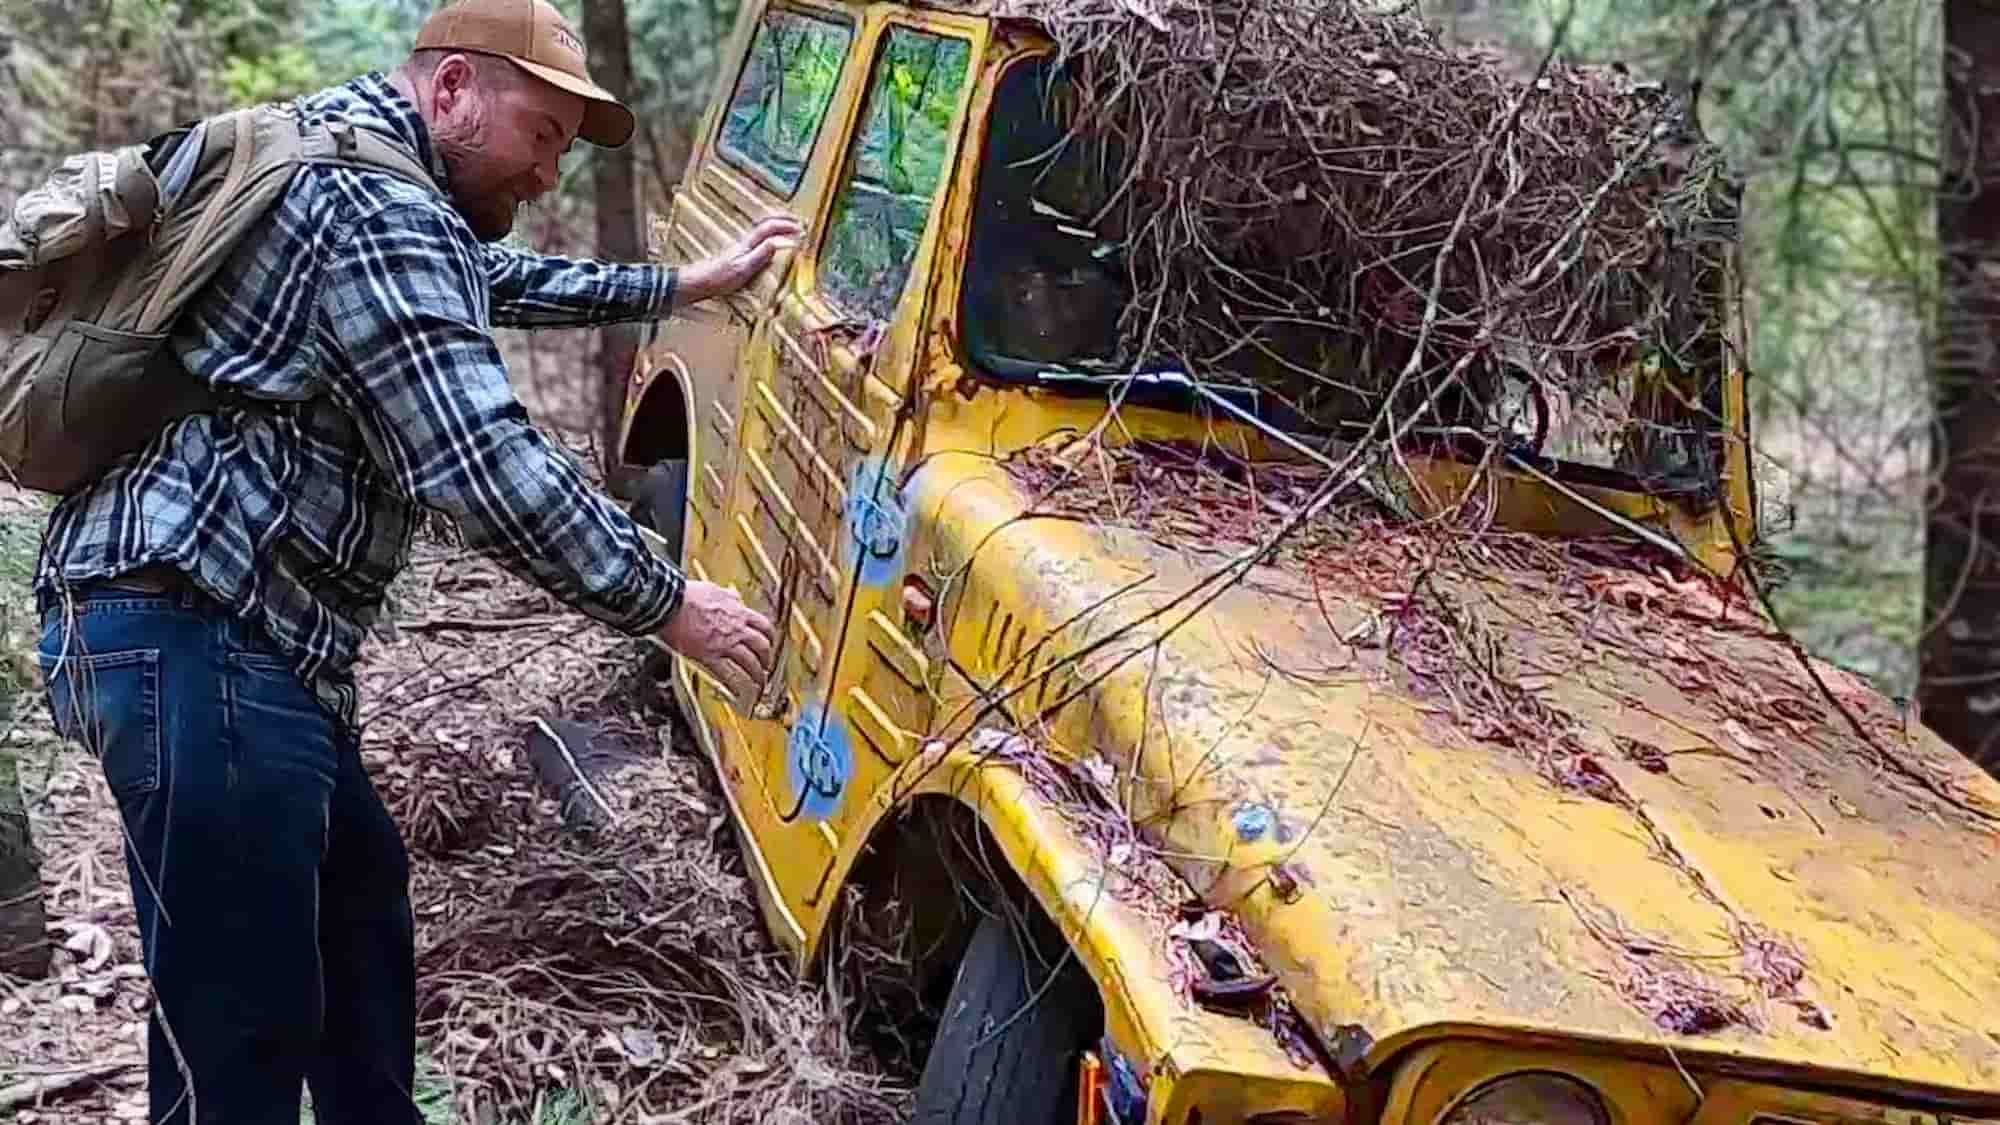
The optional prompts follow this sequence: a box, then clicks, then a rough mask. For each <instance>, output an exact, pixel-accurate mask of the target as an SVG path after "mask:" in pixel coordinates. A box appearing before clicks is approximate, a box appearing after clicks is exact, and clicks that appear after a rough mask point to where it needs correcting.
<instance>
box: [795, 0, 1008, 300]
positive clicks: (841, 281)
mask: <svg viewBox="0 0 2000 1125" xmlns="http://www.w3.org/2000/svg"><path fill="white" fill-rule="evenodd" d="M971 55H972V45H971V44H970V43H969V42H967V41H966V40H964V39H958V38H955V37H952V36H949V35H939V34H935V33H932V32H927V31H919V30H917V29H915V28H907V27H894V28H891V29H890V30H889V33H888V35H887V36H886V37H885V38H884V39H883V42H882V48H881V51H880V53H879V54H878V55H877V57H876V61H875V71H874V75H873V77H872V79H871V81H870V83H869V90H868V102H867V104H866V106H865V107H864V108H863V110H862V119H861V120H862V125H861V130H860V132H859V133H857V134H856V135H855V137H854V141H853V144H852V147H851V148H850V150H849V152H848V159H847V181H846V183H844V184H843V185H842V186H841V189H840V194H839V196H838V197H836V198H835V200H834V203H833V215H832V219H831V221H830V222H829V224H828V229H827V239H826V248H825V250H824V251H823V252H822V254H821V256H820V262H819V283H820V288H821V290H822V291H823V292H824V293H825V295H826V296H827V298H828V299H829V300H831V301H833V303H834V304H835V305H837V306H839V307H840V309H841V310H842V311H843V312H847V313H851V314H854V315H856V316H861V317H864V318H866V319H868V320H871V321H886V320H888V319H889V318H890V317H891V315H892V314H893V313H894V312H895V308H896V302H897V300H899V299H900V298H901V297H902V294H903V287H904V285H905V284H906V283H907V282H908V281H909V276H910V263H911V262H912V261H913V260H915V258H916V256H917V244H918V243H919V242H921V241H922V239H923V234H924V224H925V222H926V221H927V220H928V219H929V217H930V213H931V203H932V201H933V200H934V199H935V198H936V197H937V192H938V188H939V186H940V185H941V184H942V183H943V181H944V174H945V154H946V153H947V152H949V151H950V149H951V136H952V128H953V125H954V123H955V118H956V115H957V111H958V99H959V93H960V92H961V91H962V90H963V89H964V87H965V82H966V64H967V63H968V61H969V60H970V58H971Z"/></svg>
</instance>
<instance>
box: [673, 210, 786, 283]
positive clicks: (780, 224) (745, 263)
mask: <svg viewBox="0 0 2000 1125" xmlns="http://www.w3.org/2000/svg"><path fill="white" fill-rule="evenodd" d="M804 232H805V228H804V227H802V226H800V225H799V221H798V220H797V219H794V218H792V217H791V216H790V215H767V216H765V217H764V218H762V219H759V220H757V225H756V226H753V227H751V228H750V232H749V233H748V234H745V235H744V236H743V238H742V239H741V240H740V241H738V242H737V243H736V245H734V246H732V247H730V248H729V249H727V250H725V251H723V252H722V253H720V254H717V255H716V256H715V257H713V258H710V259H708V260H707V261H705V262H696V263H695V264H694V265H691V266H686V267H683V268H682V269H681V273H680V282H679V286H678V293H677V295H676V297H675V299H674V303H675V304H677V305H691V304H694V303H695V302H696V301H706V300H708V299H709V298H710V297H726V296H728V295H729V294H731V293H734V292H736V291H737V290H739V289H741V288H743V287H744V286H746V285H748V284H750V283H751V282H752V281H754V280H755V279H756V277H757V275H758V274H760V273H762V272H764V267H765V266H768V265H770V264H771V259H772V258H775V257H777V256H778V252H779V251H781V250H790V249H792V248H793V247H795V246H797V245H798V244H799V236H800V235H801V234H803V233H804Z"/></svg>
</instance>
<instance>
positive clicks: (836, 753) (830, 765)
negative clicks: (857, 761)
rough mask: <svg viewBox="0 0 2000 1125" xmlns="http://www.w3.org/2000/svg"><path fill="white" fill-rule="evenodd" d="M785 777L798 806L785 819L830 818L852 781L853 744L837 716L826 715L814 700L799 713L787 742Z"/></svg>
mask: <svg viewBox="0 0 2000 1125" xmlns="http://www.w3.org/2000/svg"><path fill="white" fill-rule="evenodd" d="M822 723H824V727H822V725H821V724H822ZM785 779H786V780H787V781H789V782H790V783H791V787H792V800H793V802H794V803H795V804H796V805H797V807H798V812H797V813H795V814H793V816H792V817H787V818H786V819H788V820H789V819H796V818H803V819H805V820H829V819H831V818H832V817H833V814H834V813H836V812H838V811H840V805H841V799H842V798H843V797H845V796H846V795H847V786H848V784H849V783H851V782H852V781H853V780H854V743H853V740H852V739H851V738H849V737H848V733H847V724H846V723H844V722H842V721H841V719H840V717H839V716H838V715H834V716H832V717H828V716H827V714H826V708H825V707H823V706H821V705H820V704H817V703H814V704H810V705H808V706H807V707H805V708H804V709H803V710H802V711H801V712H800V713H799V717H798V720H797V721H796V722H794V723H793V724H792V734H791V738H790V739H789V740H788V742H787V744H786V754H785Z"/></svg>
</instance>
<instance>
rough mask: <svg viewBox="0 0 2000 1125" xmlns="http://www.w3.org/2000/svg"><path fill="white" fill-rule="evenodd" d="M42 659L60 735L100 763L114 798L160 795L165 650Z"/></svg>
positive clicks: (44, 657)
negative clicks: (161, 670)
mask: <svg viewBox="0 0 2000 1125" xmlns="http://www.w3.org/2000/svg"><path fill="white" fill-rule="evenodd" d="M38 655H39V658H40V660H41V665H42V679H43V682H44V683H46V684H47V685H48V688H47V691H48V703H49V714H50V715H51V716H52V717H53V718H54V719H55V726H56V731H57V733H59V734H61V735H62V736H63V737H64V738H66V739H69V740H70V741H72V742H75V743H77V744H78V745H80V746H82V747H83V748H84V749H85V750H87V751H89V752H90V754H91V756H93V757H95V758H96V759H97V760H98V763H99V764H100V765H101V766H103V768H104V781H105V784H106V785H108V786H109V787H110V789H111V795H112V796H114V797H117V798H119V799H120V800H126V799H131V798H137V797H144V796H146V795H147V794H150V793H152V792H153V791H155V790H157V789H158V788H159V787H160V650H159V649H156V648H144V649H128V650H125V651H121V652H99V653H92V654H90V655H88V656H78V655H66V656H52V655H50V654H49V653H48V652H47V651H46V650H44V651H43V652H41V653H40V654H38Z"/></svg>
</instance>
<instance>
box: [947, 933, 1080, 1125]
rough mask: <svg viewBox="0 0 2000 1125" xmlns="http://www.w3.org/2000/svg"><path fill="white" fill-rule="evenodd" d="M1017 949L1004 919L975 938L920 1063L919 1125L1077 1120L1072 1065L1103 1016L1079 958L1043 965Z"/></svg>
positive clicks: (1018, 940) (1018, 942)
mask: <svg viewBox="0 0 2000 1125" xmlns="http://www.w3.org/2000/svg"><path fill="white" fill-rule="evenodd" d="M1037 921H1040V919H1039V918H1038V919H1037ZM1042 928H1043V929H1048V928H1049V927H1047V926H1046V924H1044V925H1043V927H1042ZM1023 943H1024V938H1023V936H1022V935H1021V934H1020V933H1019V932H1018V931H1017V928H1016V923H1015V922H1014V920H1012V919H1010V918H1007V917H1004V916H1000V915H988V916H987V917H986V918H985V920H984V921H982V922H980V924H979V928H978V929H977V930H976V931H974V933H973V935H972V942H971V944H970V945H969V946H967V947H966V950H965V959H964V960H963V961H960V962H959V965H958V976H957V979H956V980H954V981H953V982H952V986H951V999H950V1000H948V1001H947V1002H946V1003H945V1010H944V1018H943V1019H942V1020H941V1021H939V1024H938V1031H937V1037H936V1039H934V1040H933V1041H932V1043H931V1052H930V1057H929V1058H928V1059H926V1060H925V1062H924V1076H923V1080H922V1081H921V1082H920V1083H919V1084H918V1086H917V1108H916V1112H915V1114H914V1115H913V1116H912V1117H911V1121H913V1122H915V1123H916V1125H1002V1123H1003V1122H1004V1123H1007V1125H1015V1123H1024V1122H1033V1123H1035V1125H1040V1123H1041V1122H1045V1121H1065V1120H1072V1119H1074V1116H1075V1113H1076V1110H1075V1101H1076V1072H1077V1058H1078V1055H1079V1054H1080V1053H1081V1052H1082V1051H1083V1049H1084V1048H1085V1047H1087V1046H1089V1045H1090V1041H1091V1039H1092V1038H1093V1037H1094V1036H1095V1035H1096V1034H1097V1024H1098V1023H1100V1022H1101V1019H1102V1017H1101V1016H1100V1015H1099V1014H1098V1009H1097V989H1096V988H1095V986H1093V985H1092V984H1091V981H1090V977H1089V975H1088V974H1087V973H1085V972H1084V971H1083V968H1082V966H1080V965H1078V964H1077V963H1076V958H1074V957H1067V958H1065V957H1063V956H1062V955H1061V954H1060V952H1059V953H1058V954H1057V955H1056V956H1054V957H1048V958H1043V957H1040V956H1038V955H1037V954H1036V952H1035V951H1033V950H1030V949H1026V948H1024V945H1023ZM1043 947H1044V948H1047V947H1048V943H1044V945H1043ZM1056 948H1058V949H1060V946H1059V945H1058V946H1056ZM1051 971H1054V972H1055V973H1056V974H1057V979H1056V980H1055V981H1054V982H1053V983H1050V982H1049V980H1048V977H1049V973H1050V972H1051ZM1045 984H1046V985H1047V987H1043V986H1044V985H1045ZM1030 997H1033V998H1034V1002H1033V1004H1032V1005H1029V998H1030Z"/></svg>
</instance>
